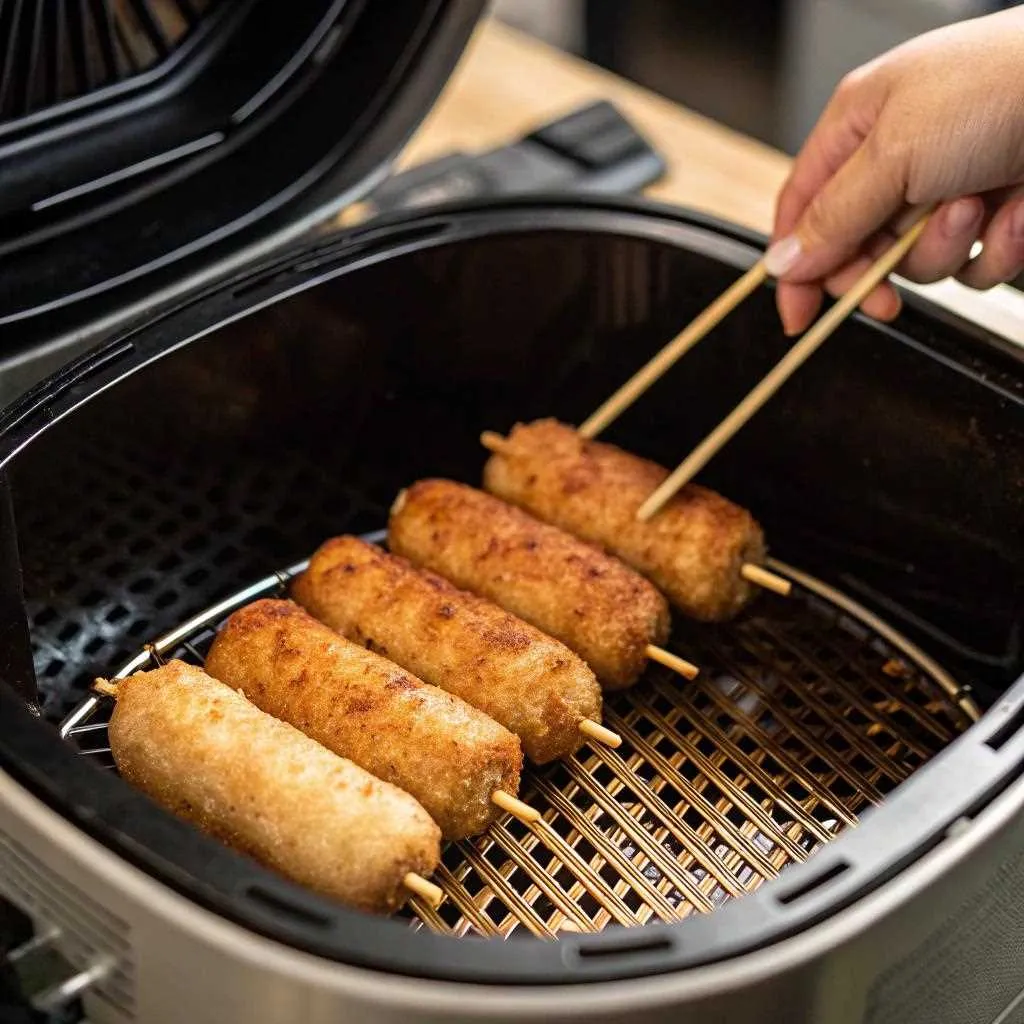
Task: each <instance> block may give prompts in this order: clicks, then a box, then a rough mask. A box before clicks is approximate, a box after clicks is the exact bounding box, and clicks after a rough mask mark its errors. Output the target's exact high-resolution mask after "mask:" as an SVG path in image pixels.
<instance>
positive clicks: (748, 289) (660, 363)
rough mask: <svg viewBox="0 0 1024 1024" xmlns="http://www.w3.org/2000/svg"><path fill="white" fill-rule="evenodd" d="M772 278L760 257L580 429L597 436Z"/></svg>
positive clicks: (583, 433)
mask: <svg viewBox="0 0 1024 1024" xmlns="http://www.w3.org/2000/svg"><path fill="white" fill-rule="evenodd" d="M767 278H768V271H767V270H766V269H765V265H764V260H758V261H757V263H755V264H754V265H753V266H752V267H751V268H750V269H749V270H748V271H747V272H746V273H745V274H744V275H743V276H742V277H741V278H740V279H739V280H738V281H736V282H735V283H734V284H733V285H731V286H730V287H729V288H727V289H726V290H725V291H724V292H723V293H722V294H721V295H719V296H718V298H717V299H715V301H714V302H712V303H711V305H710V306H708V308H707V309H705V310H704V312H703V313H701V314H700V315H699V316H698V317H697V318H696V319H695V320H694V321H693V322H692V323H691V324H690V325H689V326H688V327H686V328H685V329H684V330H683V331H682V333H681V334H679V335H677V336H676V338H675V339H674V340H673V341H670V342H669V343H668V344H667V345H666V346H665V347H664V348H663V349H662V350H661V351H660V352H659V353H658V354H657V355H656V356H655V357H654V358H653V359H652V360H651V361H650V362H649V363H648V364H647V365H646V366H645V367H643V369H641V370H639V371H637V373H635V374H634V375H633V376H632V377H631V378H630V379H629V380H628V381H626V383H625V384H623V385H622V387H621V388H619V390H618V391H616V392H615V394H614V395H612V396H611V398H609V399H608V401H606V402H605V403H604V405H602V406H601V407H600V408H599V409H598V410H597V411H596V412H595V413H592V414H591V416H590V417H589V418H588V419H586V420H584V421H583V425H582V426H581V427H580V433H581V434H582V435H583V436H584V437H586V438H593V437H597V435H598V434H600V433H601V431H602V430H604V429H605V428H606V427H608V426H609V425H610V424H611V423H612V421H613V420H616V419H618V417H619V416H621V415H622V414H623V413H624V412H625V411H626V410H627V409H628V408H629V407H630V406H631V405H632V404H633V403H634V402H635V401H636V400H637V399H638V398H639V397H640V396H641V395H642V394H643V393H644V392H645V391H646V390H647V389H648V388H649V387H650V386H651V385H652V384H654V383H655V381H657V380H658V379H659V378H660V377H661V376H662V375H663V374H665V373H666V372H667V371H668V370H669V369H671V367H672V366H674V365H675V363H676V362H677V361H678V360H679V359H681V358H682V357H683V356H684V355H686V353H687V352H689V351H690V349H691V348H693V346H694V345H696V344H697V342H698V341H700V340H701V338H703V337H705V336H706V335H707V334H709V333H710V332H711V331H712V330H714V329H715V327H717V326H718V325H719V323H721V322H722V320H724V319H725V318H726V317H727V316H728V315H729V314H730V313H731V312H732V311H733V310H734V309H735V308H736V307H737V306H738V305H739V304H740V303H741V302H742V301H743V300H744V299H745V298H747V296H749V295H750V294H751V293H752V292H754V291H756V290H757V289H758V288H760V287H761V285H762V284H764V282H765V281H766V280H767Z"/></svg>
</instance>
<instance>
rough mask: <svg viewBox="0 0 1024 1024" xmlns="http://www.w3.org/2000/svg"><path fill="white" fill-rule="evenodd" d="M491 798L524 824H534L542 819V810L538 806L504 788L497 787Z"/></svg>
mask: <svg viewBox="0 0 1024 1024" xmlns="http://www.w3.org/2000/svg"><path fill="white" fill-rule="evenodd" d="M491 800H492V801H493V802H494V803H495V804H497V806H498V807H500V808H501V809H502V810H503V811H508V813H509V814H511V815H512V817H513V818H518V819H519V820H520V821H521V822H522V823H523V824H524V825H534V824H536V823H537V822H538V821H540V811H538V810H537V808H536V807H531V806H530V805H529V804H524V803H523V801H522V800H520V799H519V798H518V797H514V796H513V795H512V794H511V793H506V792H505V790H503V789H496V790H495V791H494V792H493V793H492V794H491Z"/></svg>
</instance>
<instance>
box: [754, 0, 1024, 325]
mask: <svg viewBox="0 0 1024 1024" xmlns="http://www.w3.org/2000/svg"><path fill="white" fill-rule="evenodd" d="M933 205H937V209H936V211H935V214H934V216H933V217H932V219H931V221H930V222H929V224H928V226H927V228H926V229H925V231H924V233H923V234H922V236H921V238H920V239H919V240H918V242H917V244H916V245H915V246H914V248H913V249H912V250H911V251H910V253H909V255H908V256H907V258H906V260H905V261H904V262H903V263H902V264H901V265H900V266H899V267H898V268H897V272H898V273H900V274H902V275H903V276H904V277H907V278H909V279H910V280H913V281H917V282H919V283H922V284H924V283H930V282H933V281H938V280H941V279H942V278H946V277H951V276H956V277H957V278H959V280H960V281H962V282H963V283H964V284H966V285H968V286H970V287H973V288H979V289H986V288H991V287H993V286H995V285H996V284H999V283H1001V282H1004V281H1008V280H1010V279H1011V278H1013V277H1015V276H1016V275H1017V274H1018V273H1020V272H1021V270H1022V269H1024V8H1014V9H1010V10H1008V11H1003V12H1001V13H999V14H994V15H989V16H988V17H984V18H977V19H974V20H972V21H967V22H962V23H960V24H957V25H953V26H950V27H948V28H943V29H939V30H937V31H935V32H929V33H927V34H926V35H923V36H920V37H918V38H917V39H913V40H911V41H910V42H909V43H906V44H904V45H903V46H900V47H897V48H896V49H895V50H892V51H891V52H889V53H887V54H885V55H883V56H882V57H879V58H878V59H877V60H875V61H872V62H871V63H870V64H867V65H865V66H864V67H862V68H860V69H858V70H857V71H854V72H852V73H851V74H850V75H848V76H847V77H846V78H845V79H844V80H843V82H842V83H841V84H840V86H839V88H838V89H837V90H836V92H835V94H834V95H833V97H832V99H831V101H830V102H829V105H828V106H827V108H826V109H825V112H824V113H823V114H822V116H821V119H820V120H819V122H818V124H817V126H816V127H815V129H814V131H813V132H812V133H811V135H810V137H809V138H808V139H807V142H806V143H805V144H804V146H803V148H802V150H801V152H800V154H799V155H798V157H797V160H796V163H795V164H794V167H793V170H792V173H791V174H790V177H789V179H788V181H787V182H786V184H785V186H784V187H783V189H782V192H781V193H780V196H779V200H778V205H777V209H776V221H775V229H774V232H773V236H772V238H773V245H772V247H771V248H770V249H769V251H768V255H767V257H766V262H767V266H768V270H769V272H770V273H771V274H772V275H773V276H775V277H777V278H779V286H778V293H777V303H778V308H779V313H780V316H781V318H782V323H783V326H784V328H785V330H786V333H787V334H799V333H801V332H802V331H803V330H805V329H806V328H807V327H808V326H809V324H810V323H811V322H812V321H813V320H814V318H815V316H816V314H817V312H818V309H819V307H820V305H821V302H822V299H823V296H824V293H825V291H828V292H829V293H830V294H832V295H835V296H838V295H841V294H843V293H844V292H845V291H847V290H848V289H849V288H850V286H851V285H852V284H853V283H854V282H855V281H856V280H857V278H859V277H860V276H861V275H862V274H863V273H864V271H865V270H867V268H868V267H869V266H870V264H871V263H872V262H873V261H874V260H875V259H877V258H878V257H879V256H881V255H882V253H883V252H884V251H885V250H887V249H888V248H889V247H890V246H891V245H892V244H893V243H894V241H895V240H896V238H897V237H898V235H899V234H900V231H901V229H906V227H908V226H909V222H910V221H909V219H908V218H911V219H912V216H913V214H914V212H915V211H918V212H919V210H920V208H921V207H925V206H929V207H930V206H933ZM979 239H980V240H981V241H982V242H983V243H984V248H983V251H982V252H981V253H980V255H978V256H977V257H976V258H974V259H972V258H971V250H972V247H973V246H974V243H975V242H976V241H978V240H979ZM862 308H863V310H864V312H866V313H867V314H868V315H870V316H874V317H876V318H878V319H883V320H888V319H892V318H893V317H895V316H896V314H897V313H898V312H899V309H900V301H899V297H898V295H897V293H896V290H895V289H894V288H893V287H892V285H890V284H884V285H882V286H880V287H879V288H877V289H876V290H875V291H874V292H873V293H872V294H871V295H870V296H869V297H868V298H867V299H866V300H865V302H864V304H863V307H862Z"/></svg>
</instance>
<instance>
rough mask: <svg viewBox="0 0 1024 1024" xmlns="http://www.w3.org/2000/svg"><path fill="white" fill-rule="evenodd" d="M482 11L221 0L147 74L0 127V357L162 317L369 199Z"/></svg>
mask: <svg viewBox="0 0 1024 1024" xmlns="http://www.w3.org/2000/svg"><path fill="white" fill-rule="evenodd" d="M483 7H484V0H386V2H382V0H294V2H293V3H290V4H287V5H282V4H280V3H279V2H278V0H221V2H220V3H211V4H209V6H208V10H207V13H206V14H205V15H204V16H203V18H202V20H201V21H200V22H199V23H197V24H196V25H195V26H194V30H193V31H192V32H191V33H190V34H189V35H188V36H187V38H186V40H185V43H184V44H183V45H181V46H180V48H178V49H176V50H175V51H173V52H171V53H169V54H168V55H167V56H166V58H165V59H164V60H163V61H161V62H159V63H157V64H156V65H155V66H154V67H152V68H150V69H149V70H147V71H146V72H144V73H142V74H137V75H134V76H129V77H126V78H125V79H124V80H123V81H120V82H113V83H110V84H107V85H105V86H100V87H97V88H95V89H93V90H90V91H89V92H87V93H86V94H84V95H79V96H75V97H73V98H71V99H68V100H64V101H62V102H60V103H58V104H52V105H50V106H48V107H45V108H43V109H41V110H37V111H34V112H31V113H30V114H29V116H23V117H21V118H16V119H11V118H10V117H8V119H7V120H5V121H0V353H4V352H10V351H12V350H15V349H22V348H27V347H29V346H30V345H33V344H37V343H38V342H40V341H42V340H46V339H51V338H53V337H56V336H60V335H66V334H67V333H68V332H73V331H77V330H80V329H81V328H82V327H83V325H86V324H96V323H99V322H103V321H108V322H111V323H113V322H117V321H121V320H124V319H126V318H128V317H129V316H131V315H132V314H133V313H142V312H147V311H148V312H152V310H153V307H154V306H155V305H156V304H157V302H158V301H159V300H160V299H164V300H167V299H170V298H173V297H174V296H176V295H179V294H181V293H182V292H184V291H186V290H189V289H191V288H195V287H197V286H198V285H199V284H200V283H202V282H204V281H206V280H209V279H211V278H213V277H215V276H217V275H218V274H219V273H220V272H223V271H226V270H227V269H230V268H233V267H236V266H238V265H240V264H243V263H246V262H248V261H250V260H252V259H254V258H256V257H258V256H260V255H262V254H263V253H265V252H266V251H268V250H270V249H274V248H277V247H279V246H281V245H282V244H284V243H285V242H286V241H287V240H288V239H290V238H293V237H296V236H298V235H301V234H303V233H304V232H305V230H306V229H308V228H309V227H311V226H312V225H313V224H314V223H316V222H317V221H318V220H320V219H322V218H324V217H325V216H327V215H328V213H329V212H330V211H331V209H332V208H337V207H340V206H342V205H345V204H346V203H348V202H350V201H352V200H353V199H354V198H357V197H358V196H359V195H361V194H363V193H365V191H367V190H368V189H369V188H370V187H371V186H372V184H373V183H374V182H375V181H376V179H377V178H378V177H379V176H380V175H381V174H382V173H383V169H384V167H385V165H386V164H387V162H388V161H389V160H390V159H391V158H392V157H393V156H394V154H395V153H396V152H397V150H398V149H399V148H400V147H401V146H402V144H403V143H404V142H405V140H406V139H407V138H408V136H409V135H410V134H411V133H412V131H413V130H414V129H415V128H416V126H417V125H418V124H419V122H420V121H421V120H422V118H423V117H424V116H425V115H426V113H427V112H428V111H429V109H430V107H431V106H432V104H433V102H434V100H435V99H436V97H437V95H438V93H439V92H440V90H441V88H442V87H443V85H444V84H445V82H446V81H447V78H448V76H449V75H450V73H451V71H452V68H453V67H454V65H455V64H456V62H457V60H458V58H459V57H460V55H461V53H462V50H463V48H464V47H465V44H466V42H467V41H468V39H469V36H470V34H471V32H472V30H473V27H474V25H475V24H476V22H477V20H478V18H479V16H480V14H481V12H482V10H483ZM16 42H17V41H16ZM10 66H11V67H12V68H15V67H16V65H14V64H11V65H10Z"/></svg>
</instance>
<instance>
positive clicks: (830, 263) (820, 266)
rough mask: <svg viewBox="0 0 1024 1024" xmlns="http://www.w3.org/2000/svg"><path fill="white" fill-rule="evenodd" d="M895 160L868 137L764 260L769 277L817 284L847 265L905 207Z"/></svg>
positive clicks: (871, 137)
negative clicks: (815, 282) (881, 151)
mask: <svg viewBox="0 0 1024 1024" xmlns="http://www.w3.org/2000/svg"><path fill="white" fill-rule="evenodd" d="M905 197H906V186H905V175H904V174H903V172H902V167H901V165H900V161H899V160H898V159H894V157H893V155H892V154H891V152H890V154H888V155H883V154H880V153H879V147H878V145H877V141H876V138H875V137H874V136H872V135H869V136H868V138H867V139H866V140H865V141H864V143H863V144H862V145H861V146H860V147H859V148H858V149H857V150H856V151H855V152H854V153H853V155H852V156H851V157H850V159H849V160H847V161H846V163H844V164H843V166H842V167H840V169H839V170H838V171H837V172H836V173H835V175H833V177H832V178H831V179H829V181H828V182H827V183H826V184H825V186H824V187H823V188H822V189H821V191H820V192H818V194H817V195H816V196H815V197H814V198H813V199H812V200H811V202H810V203H809V204H808V206H807V208H806V209H805V210H804V213H803V214H802V216H801V217H800V219H799V221H798V222H797V224H796V227H795V228H794V230H793V231H792V233H791V234H790V235H788V236H787V237H786V238H782V239H780V240H779V241H777V242H776V243H775V244H774V245H773V246H772V247H771V248H770V249H769V250H768V252H767V253H766V254H765V265H766V267H767V269H768V272H769V273H770V274H771V275H772V276H773V277H777V278H783V279H785V280H786V281H788V282H790V283H793V284H806V283H810V282H813V281H821V280H823V279H824V278H826V277H828V276H830V275H831V274H833V273H835V272H836V271H837V270H839V269H840V267H843V266H845V265H846V263H848V262H849V260H850V258H851V257H852V256H854V255H855V254H856V253H857V252H858V251H859V250H860V249H861V247H862V246H863V244H864V243H865V242H866V241H867V239H869V238H870V237H871V236H872V235H873V234H875V232H876V231H878V230H879V229H880V228H882V227H884V226H885V225H886V224H887V223H888V222H889V221H890V220H891V219H892V218H893V217H894V216H895V215H896V214H897V213H898V212H900V210H902V209H903V207H904V206H905Z"/></svg>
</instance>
